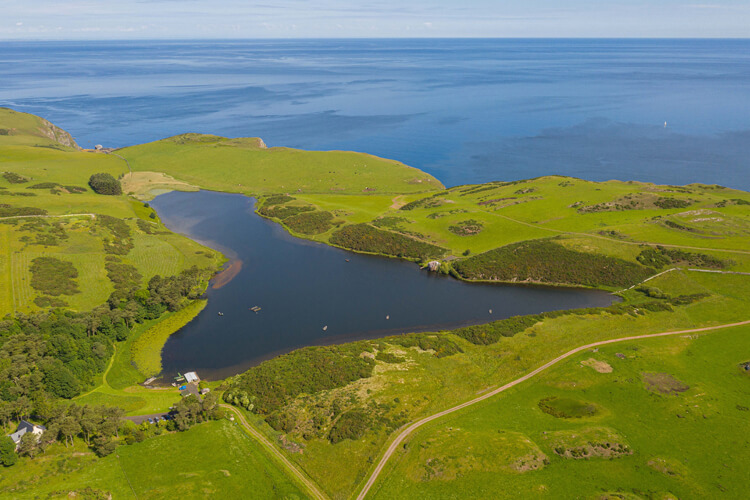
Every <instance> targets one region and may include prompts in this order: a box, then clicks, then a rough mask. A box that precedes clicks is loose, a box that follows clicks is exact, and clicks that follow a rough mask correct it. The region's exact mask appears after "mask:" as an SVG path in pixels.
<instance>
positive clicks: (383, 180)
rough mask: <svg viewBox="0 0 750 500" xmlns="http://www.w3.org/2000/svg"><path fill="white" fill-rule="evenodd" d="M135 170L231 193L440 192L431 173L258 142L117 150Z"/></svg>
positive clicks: (192, 137) (190, 139)
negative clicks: (267, 146) (276, 146)
mask: <svg viewBox="0 0 750 500" xmlns="http://www.w3.org/2000/svg"><path fill="white" fill-rule="evenodd" d="M118 153H119V154H121V155H122V156H123V157H125V158H127V159H128V161H129V162H130V165H131V167H132V168H133V170H134V171H139V172H162V173H165V174H167V175H169V176H171V177H173V178H175V179H177V180H180V181H184V182H186V183H188V184H192V185H196V186H200V187H202V188H204V189H211V190H216V191H226V192H233V193H248V194H263V193H283V192H289V193H294V192H305V193H330V192H334V193H340V194H354V193H359V194H369V193H373V194H378V193H386V194H391V193H393V194H403V193H417V192H424V191H430V190H433V189H440V188H442V187H443V186H442V184H440V182H439V181H438V180H437V179H435V178H434V177H432V176H431V175H429V174H426V173H424V172H422V171H420V170H417V169H414V168H410V167H407V166H405V165H403V164H400V163H398V162H396V161H393V160H386V159H383V158H378V157H376V156H372V155H367V154H363V153H354V152H348V151H301V150H297V149H289V148H268V149H267V148H265V147H263V146H261V145H260V142H259V141H258V139H226V138H223V137H216V136H209V135H199V134H185V135H181V136H176V137H172V138H169V139H164V140H161V141H157V142H152V143H149V144H142V145H139V146H133V147H129V148H125V149H122V150H120V151H118Z"/></svg>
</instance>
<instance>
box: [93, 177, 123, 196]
mask: <svg viewBox="0 0 750 500" xmlns="http://www.w3.org/2000/svg"><path fill="white" fill-rule="evenodd" d="M89 186H91V189H93V190H94V192H95V193H98V194H105V195H110V196H112V195H119V194H122V186H120V182H119V181H118V180H117V179H115V178H114V177H112V175H111V174H107V173H99V174H94V175H92V176H91V177H90V178H89Z"/></svg>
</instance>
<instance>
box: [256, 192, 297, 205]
mask: <svg viewBox="0 0 750 500" xmlns="http://www.w3.org/2000/svg"><path fill="white" fill-rule="evenodd" d="M295 199H296V198H293V197H291V196H289V195H287V194H272V195H271V196H269V197H268V198H266V200H265V203H264V205H265V206H271V205H283V204H284V203H289V202H290V201H294V200H295Z"/></svg>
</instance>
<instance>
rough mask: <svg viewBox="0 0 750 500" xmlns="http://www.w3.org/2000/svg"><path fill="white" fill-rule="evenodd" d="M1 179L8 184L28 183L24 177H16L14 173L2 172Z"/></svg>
mask: <svg viewBox="0 0 750 500" xmlns="http://www.w3.org/2000/svg"><path fill="white" fill-rule="evenodd" d="M3 177H5V180H6V181H8V182H10V183H11V184H23V183H25V182H29V180H28V179H27V178H26V177H24V176H22V175H18V174H17V173H15V172H3Z"/></svg>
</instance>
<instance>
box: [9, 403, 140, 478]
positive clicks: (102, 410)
mask: <svg viewBox="0 0 750 500" xmlns="http://www.w3.org/2000/svg"><path fill="white" fill-rule="evenodd" d="M31 415H33V416H34V419H35V420H36V421H40V422H41V423H43V424H44V426H45V427H46V430H45V431H44V432H43V433H42V434H41V436H38V435H35V434H33V433H30V432H27V433H26V434H24V435H23V436H22V437H21V442H20V443H19V446H18V450H15V445H14V444H13V442H12V441H10V440H9V441H10V443H11V445H13V451H14V452H13V454H11V453H10V451H11V449H10V447H9V446H8V443H7V442H6V441H0V463H1V464H3V465H5V466H10V465H13V464H14V463H15V461H16V458H17V457H16V456H15V455H16V454H17V456H27V457H30V458H34V457H35V456H37V455H39V454H40V453H44V451H45V450H46V449H47V447H48V446H49V445H50V444H52V443H55V442H58V441H59V442H63V443H65V446H66V447H68V446H70V445H72V444H73V440H74V439H75V438H76V437H80V438H81V439H83V440H84V441H85V442H86V444H87V445H88V446H90V447H91V448H92V449H93V450H94V452H96V454H97V455H99V456H105V455H109V454H110V453H112V452H113V451H114V449H115V447H116V446H117V441H116V440H115V439H116V438H118V437H119V430H120V425H121V423H122V420H123V417H124V416H125V412H124V410H122V409H121V408H117V407H107V406H89V405H86V406H78V405H75V404H59V403H55V402H54V401H52V400H49V399H44V400H40V401H37V402H36V404H33V405H32V404H27V405H25V406H19V405H18V404H13V403H9V402H0V423H2V425H3V428H4V429H6V430H8V426H9V424H10V423H11V422H12V421H14V420H20V419H27V418H29V417H30V416H31Z"/></svg>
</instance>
